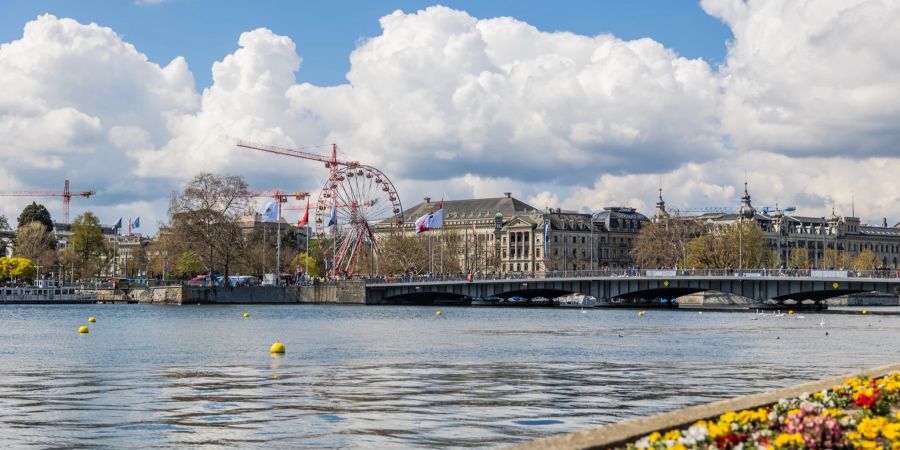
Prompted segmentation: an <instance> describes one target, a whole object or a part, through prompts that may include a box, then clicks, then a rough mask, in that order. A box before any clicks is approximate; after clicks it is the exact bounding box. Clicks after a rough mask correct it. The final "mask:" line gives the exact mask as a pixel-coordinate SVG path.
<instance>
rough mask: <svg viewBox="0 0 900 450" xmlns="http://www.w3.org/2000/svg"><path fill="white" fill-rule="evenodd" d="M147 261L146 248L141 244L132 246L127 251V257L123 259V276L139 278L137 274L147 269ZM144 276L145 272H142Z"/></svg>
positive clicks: (145, 275)
mask: <svg viewBox="0 0 900 450" xmlns="http://www.w3.org/2000/svg"><path fill="white" fill-rule="evenodd" d="M149 263H150V260H149V258H148V257H147V249H146V248H144V246H143V245H139V246H137V247H134V248H133V249H131V250H129V251H128V259H127V260H126V261H125V276H126V277H131V278H139V274H141V273H144V272H145V271H146V270H147V269H148V267H147V266H148V265H149ZM144 277H147V274H146V273H144Z"/></svg>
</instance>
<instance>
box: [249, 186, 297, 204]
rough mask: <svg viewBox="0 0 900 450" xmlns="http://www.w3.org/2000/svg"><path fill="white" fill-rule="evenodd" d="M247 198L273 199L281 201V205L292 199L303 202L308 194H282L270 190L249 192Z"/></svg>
mask: <svg viewBox="0 0 900 450" xmlns="http://www.w3.org/2000/svg"><path fill="white" fill-rule="evenodd" d="M248 196H249V197H260V198H266V197H268V198H274V199H276V200H281V202H282V203H284V202H287V201H288V199H289V198H291V197H294V198H295V199H297V200H303V199H305V198H306V197H309V192H284V191H281V190H278V189H270V190H265V191H249V192H248Z"/></svg>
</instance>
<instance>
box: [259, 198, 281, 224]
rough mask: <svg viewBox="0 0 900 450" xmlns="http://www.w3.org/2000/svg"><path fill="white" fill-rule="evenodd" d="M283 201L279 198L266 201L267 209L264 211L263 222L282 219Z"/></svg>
mask: <svg viewBox="0 0 900 450" xmlns="http://www.w3.org/2000/svg"><path fill="white" fill-rule="evenodd" d="M279 206H281V202H280V201H279V200H272V201H271V202H269V203H266V210H265V211H264V212H263V213H262V221H263V222H278V221H279V220H281V208H279Z"/></svg>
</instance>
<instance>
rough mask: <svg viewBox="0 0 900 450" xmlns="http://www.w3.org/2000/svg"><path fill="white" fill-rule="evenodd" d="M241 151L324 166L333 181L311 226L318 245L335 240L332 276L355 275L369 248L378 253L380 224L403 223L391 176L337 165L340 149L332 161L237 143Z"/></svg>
mask: <svg viewBox="0 0 900 450" xmlns="http://www.w3.org/2000/svg"><path fill="white" fill-rule="evenodd" d="M237 146H238V147H242V148H246V149H250V150H258V151H262V152H266V153H272V154H276V155H283V156H291V157H294V158H300V159H307V160H310V161H319V162H323V163H325V168H326V169H328V171H329V176H328V179H327V180H326V181H325V185H324V186H323V187H322V190H321V191H320V192H319V198H318V200H317V201H316V207H315V210H314V211H315V212H314V214H315V216H316V217H315V220H314V221H313V220H312V219H310V221H311V222H312V223H315V226H316V234H317V235H318V236H319V239H323V240H324V239H326V238H327V237H328V236H329V235H330V236H331V240H332V245H331V247H332V248H331V257H330V258H328V255H327V254H328V249H327V248H326V249H324V250H323V252H324V253H325V254H326V258H327V259H330V260H331V261H330V262H331V263H332V265H331V269H332V273H334V274H337V273H352V272H354V271H355V270H356V269H357V260H358V259H359V254H360V253H361V252H362V251H363V250H365V248H370V249H371V254H372V255H374V254H375V253H376V252H377V251H378V246H377V244H376V241H377V239H376V236H375V234H374V231H373V230H374V228H375V227H376V226H377V225H378V224H383V223H391V224H393V225H396V226H399V225H400V224H402V223H403V206H402V205H401V204H400V195H399V194H397V189H396V188H395V187H394V184H393V183H392V182H391V180H390V179H389V178H388V177H387V175H385V174H384V172H382V171H380V170H378V169H377V168H375V167H372V166H369V165H367V164H360V162H359V161H340V160H338V158H337V144H331V155H330V156H325V155H317V154H315V153H307V152H303V151H300V150H293V149H289V148H283V147H276V146H274V145H264V144H255V143H250V142H246V141H238V142H237ZM324 146H325V145H316V146H313V147H307V148H318V147H324ZM279 198H280V197H279ZM337 241H341V242H340V244H337Z"/></svg>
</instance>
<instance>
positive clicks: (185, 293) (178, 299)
mask: <svg viewBox="0 0 900 450" xmlns="http://www.w3.org/2000/svg"><path fill="white" fill-rule="evenodd" d="M134 294H135V299H136V300H137V301H138V302H140V303H148V304H155V305H181V304H187V305H192V304H222V305H227V304H257V305H262V304H294V303H298V304H320V303H328V304H365V303H366V288H365V283H364V282H362V281H355V280H349V281H339V282H337V283H335V284H319V285H313V286H279V287H276V286H254V287H234V288H228V287H199V286H198V287H194V286H175V287H154V288H150V289H149V290H143V291H135V293H134Z"/></svg>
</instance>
